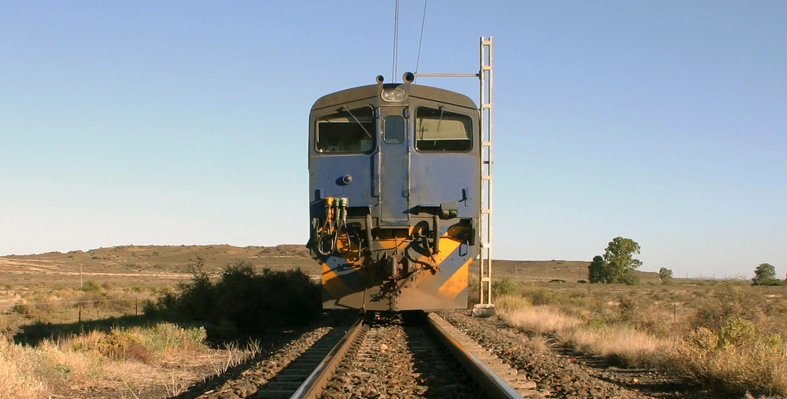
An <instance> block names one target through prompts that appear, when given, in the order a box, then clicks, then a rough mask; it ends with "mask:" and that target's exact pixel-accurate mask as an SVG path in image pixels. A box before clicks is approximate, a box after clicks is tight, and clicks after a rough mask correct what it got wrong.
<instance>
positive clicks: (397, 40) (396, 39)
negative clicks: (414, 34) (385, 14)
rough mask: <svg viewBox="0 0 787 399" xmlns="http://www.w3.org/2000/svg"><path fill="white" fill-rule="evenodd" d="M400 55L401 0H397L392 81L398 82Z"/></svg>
mask: <svg viewBox="0 0 787 399" xmlns="http://www.w3.org/2000/svg"><path fill="white" fill-rule="evenodd" d="M398 57H399V0H396V5H395V9H394V38H393V67H392V68H391V69H392V72H391V82H392V83H396V64H397V63H398V61H399V60H398Z"/></svg>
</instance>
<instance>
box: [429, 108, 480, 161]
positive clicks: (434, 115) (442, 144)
mask: <svg viewBox="0 0 787 399" xmlns="http://www.w3.org/2000/svg"><path fill="white" fill-rule="evenodd" d="M472 137H473V120H472V118H471V117H470V116H468V115H463V114H458V113H455V112H450V111H446V110H445V109H443V107H438V108H437V109H435V108H430V107H418V110H417V111H416V113H415V148H416V149H417V150H420V151H470V150H471V149H472V148H473V140H472Z"/></svg>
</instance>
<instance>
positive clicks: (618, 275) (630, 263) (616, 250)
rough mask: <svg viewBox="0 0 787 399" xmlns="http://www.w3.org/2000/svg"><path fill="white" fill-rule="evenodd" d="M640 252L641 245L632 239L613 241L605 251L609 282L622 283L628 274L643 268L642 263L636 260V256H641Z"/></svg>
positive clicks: (619, 238) (616, 238)
mask: <svg viewBox="0 0 787 399" xmlns="http://www.w3.org/2000/svg"><path fill="white" fill-rule="evenodd" d="M639 251H640V247H639V244H637V242H636V241H634V240H632V239H630V238H623V237H615V238H614V239H612V241H610V242H609V244H607V249H606V250H605V251H604V260H605V261H606V262H607V263H608V266H607V270H608V273H607V275H608V279H607V282H609V283H620V282H622V281H623V277H624V276H625V275H626V274H627V273H631V272H633V271H634V270H636V269H638V268H639V267H640V266H642V261H640V260H639V259H636V258H634V255H639Z"/></svg>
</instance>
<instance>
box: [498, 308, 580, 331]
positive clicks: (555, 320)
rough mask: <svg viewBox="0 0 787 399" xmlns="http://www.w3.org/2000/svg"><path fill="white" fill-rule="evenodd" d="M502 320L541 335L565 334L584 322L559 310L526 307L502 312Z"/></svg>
mask: <svg viewBox="0 0 787 399" xmlns="http://www.w3.org/2000/svg"><path fill="white" fill-rule="evenodd" d="M498 314H499V316H500V319H502V320H503V321H505V322H506V323H508V324H509V325H511V326H514V327H518V328H521V329H522V330H524V331H529V332H535V333H539V334H552V333H557V334H565V333H566V332H567V331H570V330H574V329H576V328H577V327H579V326H580V325H582V324H583V323H582V320H580V319H578V318H576V317H573V316H568V315H566V314H564V313H562V312H560V311H558V310H554V309H551V308H548V307H540V306H526V307H523V308H519V309H511V310H502V309H501V310H500V311H499V312H498Z"/></svg>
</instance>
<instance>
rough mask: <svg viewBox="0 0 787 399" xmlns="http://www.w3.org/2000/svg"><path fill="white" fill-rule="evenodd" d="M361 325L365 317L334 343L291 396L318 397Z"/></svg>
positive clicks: (305, 398)
mask: <svg viewBox="0 0 787 399" xmlns="http://www.w3.org/2000/svg"><path fill="white" fill-rule="evenodd" d="M361 327H363V318H359V319H358V321H356V322H355V323H354V324H353V325H352V326H351V327H350V329H349V330H347V333H346V334H344V337H342V339H341V340H339V342H338V343H336V345H334V347H333V349H331V351H330V352H329V353H328V356H325V359H323V360H322V361H321V362H320V364H319V365H317V368H315V369H314V371H312V373H311V374H309V377H307V378H306V381H304V382H303V384H301V386H300V387H298V389H297V390H296V391H295V393H293V394H292V396H291V397H290V398H297V399H314V398H317V397H318V396H319V395H320V394H321V393H322V390H323V389H324V388H325V386H326V384H327V382H328V380H330V379H331V377H333V373H334V372H335V371H336V368H337V367H339V363H341V361H342V359H344V355H346V354H347V351H348V350H349V349H350V346H352V343H353V342H355V338H356V337H357V336H358V333H359V332H360V331H361Z"/></svg>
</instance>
